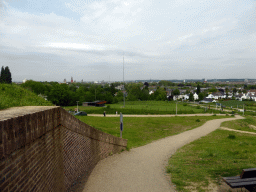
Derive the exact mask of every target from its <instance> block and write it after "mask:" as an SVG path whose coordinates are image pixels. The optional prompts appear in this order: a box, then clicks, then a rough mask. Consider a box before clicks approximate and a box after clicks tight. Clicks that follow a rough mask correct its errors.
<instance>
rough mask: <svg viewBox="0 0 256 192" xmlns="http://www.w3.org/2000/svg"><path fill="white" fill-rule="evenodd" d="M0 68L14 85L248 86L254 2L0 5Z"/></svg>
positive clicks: (94, 0)
mask: <svg viewBox="0 0 256 192" xmlns="http://www.w3.org/2000/svg"><path fill="white" fill-rule="evenodd" d="M0 66H8V67H9V68H10V71H11V73H12V80H13V81H22V80H23V79H25V78H26V79H32V80H35V81H59V82H61V81H63V80H64V79H67V81H70V79H71V77H73V79H74V80H76V81H77V82H79V81H81V80H82V79H83V81H102V80H104V81H122V80H123V78H124V80H147V79H159V80H168V79H179V80H183V79H202V78H206V79H226V78H253V79H255V78H256V76H255V73H256V1H255V0H214V1H213V0H127V1H126V0H0ZM123 69H124V76H123Z"/></svg>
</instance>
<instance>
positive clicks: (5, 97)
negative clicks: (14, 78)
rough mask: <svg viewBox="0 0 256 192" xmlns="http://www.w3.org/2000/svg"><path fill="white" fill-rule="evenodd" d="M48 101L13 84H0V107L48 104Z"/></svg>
mask: <svg viewBox="0 0 256 192" xmlns="http://www.w3.org/2000/svg"><path fill="white" fill-rule="evenodd" d="M49 105H53V104H52V103H51V102H49V101H45V100H44V99H43V98H41V97H38V96H37V95H36V94H35V93H33V92H31V91H29V90H26V89H24V88H21V87H20V86H18V85H15V84H0V109H6V108H9V107H18V106H49Z"/></svg>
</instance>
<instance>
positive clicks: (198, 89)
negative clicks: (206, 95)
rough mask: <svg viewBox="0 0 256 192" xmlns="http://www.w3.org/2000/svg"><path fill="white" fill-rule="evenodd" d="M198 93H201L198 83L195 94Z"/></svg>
mask: <svg viewBox="0 0 256 192" xmlns="http://www.w3.org/2000/svg"><path fill="white" fill-rule="evenodd" d="M199 93H201V91H200V85H199V84H197V89H196V94H197V95H199Z"/></svg>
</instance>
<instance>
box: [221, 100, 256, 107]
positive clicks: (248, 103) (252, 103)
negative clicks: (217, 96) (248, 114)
mask: <svg viewBox="0 0 256 192" xmlns="http://www.w3.org/2000/svg"><path fill="white" fill-rule="evenodd" d="M220 103H221V104H222V105H225V106H227V107H231V106H232V107H233V108H237V106H238V108H240V109H242V108H243V104H245V105H246V106H247V107H249V106H251V107H254V108H256V102H255V101H238V100H229V101H220Z"/></svg>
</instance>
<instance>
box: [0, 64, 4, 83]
mask: <svg viewBox="0 0 256 192" xmlns="http://www.w3.org/2000/svg"><path fill="white" fill-rule="evenodd" d="M4 76H5V70H4V66H2V69H1V74H0V83H4Z"/></svg>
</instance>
